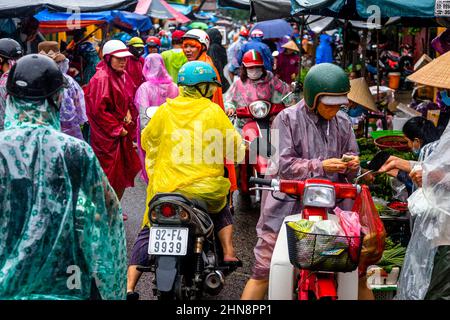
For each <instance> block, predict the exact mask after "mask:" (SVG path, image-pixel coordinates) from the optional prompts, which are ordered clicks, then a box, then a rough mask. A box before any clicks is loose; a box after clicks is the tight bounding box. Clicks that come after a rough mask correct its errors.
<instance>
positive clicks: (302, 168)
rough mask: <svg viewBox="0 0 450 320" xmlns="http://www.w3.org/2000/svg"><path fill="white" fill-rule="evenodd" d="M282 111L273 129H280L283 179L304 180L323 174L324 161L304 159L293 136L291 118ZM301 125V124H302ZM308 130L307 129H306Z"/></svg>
mask: <svg viewBox="0 0 450 320" xmlns="http://www.w3.org/2000/svg"><path fill="white" fill-rule="evenodd" d="M283 115H284V114H283V113H280V114H279V115H278V116H277V117H276V118H275V120H274V122H273V125H272V129H275V130H277V129H278V130H279V131H278V132H279V163H278V165H279V176H280V178H281V179H288V180H289V179H293V180H304V179H307V178H309V177H310V175H311V176H323V175H324V171H323V166H322V161H321V160H319V159H303V158H302V156H303V155H302V152H301V150H298V149H297V148H296V147H295V145H296V142H295V141H294V138H293V136H292V130H297V129H295V128H296V127H297V126H298V125H299V124H295V126H294V128H292V127H291V124H290V122H289V120H288V119H287V118H285V117H283ZM300 125H301V124H300ZM305 132H306V130H305Z"/></svg>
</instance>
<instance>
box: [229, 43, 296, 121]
mask: <svg viewBox="0 0 450 320" xmlns="http://www.w3.org/2000/svg"><path fill="white" fill-rule="evenodd" d="M289 91H290V86H289V85H288V84H286V83H284V82H283V81H281V80H280V79H279V78H277V77H275V76H274V75H273V74H272V72H270V71H267V70H266V69H265V68H264V61H263V58H262V56H261V54H260V53H259V52H258V51H256V50H254V49H252V50H250V51H247V52H246V53H245V54H244V56H243V58H242V66H241V72H240V78H239V79H238V80H236V81H235V82H234V83H233V84H232V85H231V87H230V89H229V91H228V92H227V93H226V94H225V112H226V114H227V115H228V116H232V115H234V113H235V112H236V108H239V107H245V106H249V105H250V103H252V102H255V101H257V100H264V101H269V102H272V103H281V100H282V98H283V97H284V96H286V95H287V94H288V93H289ZM242 126H243V123H242V122H240V123H239V124H238V127H239V128H242Z"/></svg>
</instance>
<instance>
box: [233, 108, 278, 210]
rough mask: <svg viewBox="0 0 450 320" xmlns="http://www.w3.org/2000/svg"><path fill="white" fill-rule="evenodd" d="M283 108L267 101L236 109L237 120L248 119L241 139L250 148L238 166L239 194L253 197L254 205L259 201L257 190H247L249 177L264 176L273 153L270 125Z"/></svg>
mask: <svg viewBox="0 0 450 320" xmlns="http://www.w3.org/2000/svg"><path fill="white" fill-rule="evenodd" d="M284 108H285V106H284V104H273V103H270V102H268V101H254V102H252V103H251V104H250V105H249V106H246V107H240V108H237V109H236V116H237V118H239V119H250V120H249V121H247V123H245V125H244V127H243V128H242V137H243V139H244V140H246V141H247V142H248V143H250V148H249V150H248V151H247V153H246V155H245V162H244V163H242V164H240V165H239V166H240V167H239V169H240V170H239V175H240V177H239V182H240V192H241V193H242V194H243V195H247V196H249V195H255V203H259V202H260V200H261V192H260V191H259V190H256V191H250V190H249V179H250V177H255V178H260V177H264V175H265V174H266V170H267V166H268V161H269V158H270V156H271V155H272V154H273V153H274V152H275V148H274V147H273V145H272V144H271V140H272V139H271V133H270V125H271V122H272V119H273V118H274V116H276V115H277V114H278V113H280V112H281V111H282V110H283V109H284Z"/></svg>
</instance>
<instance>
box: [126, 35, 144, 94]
mask: <svg viewBox="0 0 450 320" xmlns="http://www.w3.org/2000/svg"><path fill="white" fill-rule="evenodd" d="M127 47H128V51H130V52H131V53H132V54H133V56H130V57H129V58H128V61H127V66H126V68H125V71H126V72H127V73H128V74H129V75H130V77H131V78H132V79H133V82H134V84H135V86H136V89H137V88H139V86H140V85H141V84H143V83H144V81H145V80H144V77H143V75H142V69H143V68H144V58H143V57H142V55H143V54H144V50H145V45H144V41H143V40H142V39H141V38H139V37H133V38H131V39H130V40H129V41H128V42H127Z"/></svg>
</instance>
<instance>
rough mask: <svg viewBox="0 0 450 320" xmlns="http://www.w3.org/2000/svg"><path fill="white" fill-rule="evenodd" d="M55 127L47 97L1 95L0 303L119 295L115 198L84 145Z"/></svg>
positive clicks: (120, 243) (122, 270)
mask: <svg viewBox="0 0 450 320" xmlns="http://www.w3.org/2000/svg"><path fill="white" fill-rule="evenodd" d="M60 96H61V94H60ZM59 102H60V101H59ZM59 130H60V121H59V114H58V112H56V111H55V109H54V108H53V107H51V106H50V105H49V103H48V102H47V101H45V100H43V101H39V102H36V101H28V100H27V101H26V100H18V99H17V100H16V99H15V98H13V97H11V96H10V97H9V98H8V100H7V108H6V118H5V130H4V131H2V132H0V300H1V299H89V298H92V297H93V293H96V294H95V297H96V298H101V299H124V298H125V293H126V245H125V233H124V227H123V218H122V215H121V209H120V202H119V201H118V199H117V197H116V195H115V193H114V191H113V190H112V188H111V187H110V185H109V183H108V180H107V178H106V176H105V174H104V173H103V170H102V169H101V167H100V164H99V162H98V160H97V158H96V157H95V154H94V152H93V151H92V149H91V147H90V146H89V145H88V144H87V143H85V142H84V141H81V140H79V139H76V138H73V137H70V136H68V135H66V134H64V133H62V132H60V131H59ZM94 282H95V283H96V286H93V285H92V284H93V283H94ZM96 288H97V289H98V290H96Z"/></svg>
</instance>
